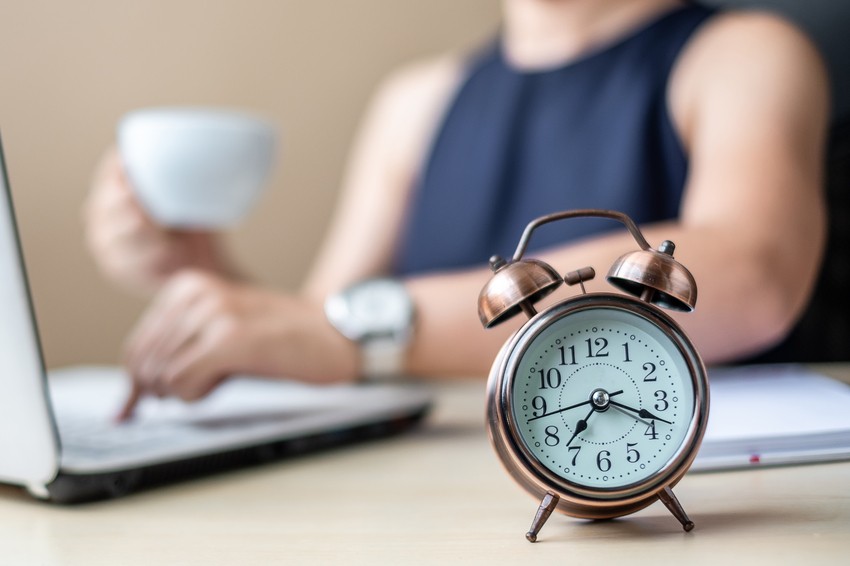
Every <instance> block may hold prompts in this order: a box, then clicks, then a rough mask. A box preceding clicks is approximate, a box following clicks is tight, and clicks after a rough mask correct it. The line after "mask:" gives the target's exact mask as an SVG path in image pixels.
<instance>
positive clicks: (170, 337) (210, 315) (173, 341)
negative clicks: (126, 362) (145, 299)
mask: <svg viewBox="0 0 850 566" xmlns="http://www.w3.org/2000/svg"><path fill="white" fill-rule="evenodd" d="M218 312H219V309H218V308H217V302H216V301H214V300H209V299H205V298H200V299H199V300H197V301H195V302H193V303H192V304H190V305H188V306H187V307H186V309H185V311H184V312H183V313H180V314H179V316H173V317H172V320H171V322H170V323H168V324H163V325H161V326H160V328H159V332H158V333H157V334H156V335H154V336H152V338H151V341H150V343H149V349H148V352H147V361H146V362H144V363H143V366H144V369H143V371H145V372H157V373H159V372H161V371H162V368H163V365H164V363H165V361H167V360H171V359H174V358H176V357H178V356H179V355H180V353H181V352H182V351H183V350H185V349H187V348H188V347H190V346H191V345H192V344H193V343H194V342H195V341H196V340H197V338H198V337H199V336H200V335H201V334H202V333H203V332H204V329H205V328H206V327H207V325H209V324H211V323H212V321H213V320H214V319H215V317H216V314H217V313H218Z"/></svg>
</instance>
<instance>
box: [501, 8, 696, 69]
mask: <svg viewBox="0 0 850 566" xmlns="http://www.w3.org/2000/svg"><path fill="white" fill-rule="evenodd" d="M503 2H504V15H505V21H504V38H503V49H504V51H505V57H506V58H507V59H508V61H510V63H511V64H513V65H515V66H516V67H519V68H523V69H540V68H546V67H552V66H556V65H559V64H562V63H565V62H567V61H570V60H573V59H576V58H578V57H580V56H581V55H582V54H584V53H587V52H588V51H590V50H592V49H593V48H594V47H596V46H599V45H604V44H606V43H610V42H612V41H614V40H616V39H617V38H618V37H621V36H623V35H624V34H626V33H628V32H629V31H630V30H632V29H634V28H636V27H638V26H639V25H640V24H641V23H643V22H647V21H649V20H651V19H652V18H653V17H654V16H657V15H660V14H662V13H664V12H667V11H670V10H672V9H673V8H675V7H677V6H681V5H683V1H682V0H503Z"/></svg>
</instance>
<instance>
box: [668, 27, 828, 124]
mask: <svg viewBox="0 0 850 566" xmlns="http://www.w3.org/2000/svg"><path fill="white" fill-rule="evenodd" d="M669 88H670V92H669V95H670V97H669V100H670V105H671V110H672V113H673V116H674V119H675V120H676V122H677V123H678V125H679V126H680V129H681V130H684V132H683V137H685V138H687V133H688V130H689V128H692V127H694V122H695V121H697V120H698V119H699V116H703V117H704V116H705V115H706V114H709V115H711V116H712V117H718V116H720V117H726V118H730V119H731V118H732V117H733V116H735V115H736V114H738V115H744V116H748V117H751V118H753V119H757V118H758V117H759V116H763V117H766V115H767V114H769V113H772V114H773V115H774V117H782V118H783V120H786V121H792V120H793V116H794V115H795V114H800V113H805V112H809V114H810V118H811V119H812V120H818V119H821V118H822V116H823V115H824V114H825V113H828V106H829V102H828V90H829V89H828V79H827V74H826V69H825V65H824V63H823V60H822V58H821V56H820V54H819V52H818V50H817V48H816V47H815V46H814V44H813V43H812V41H811V40H810V39H809V37H808V36H807V35H805V34H804V33H803V32H802V31H801V30H800V29H798V28H797V27H796V26H795V25H794V24H792V23H790V22H789V21H788V20H786V19H784V18H782V17H781V16H778V15H775V14H771V13H768V12H762V11H730V12H723V13H720V14H718V15H716V16H715V17H713V18H712V19H711V20H710V21H709V22H707V23H706V24H705V25H704V26H703V27H702V28H701V29H700V30H698V31H697V33H696V34H695V35H694V37H693V38H692V39H691V40H690V41H689V42H688V44H687V45H686V46H685V49H684V50H683V52H682V54H681V56H680V57H679V60H678V62H677V63H676V66H675V67H674V69H673V74H672V76H671V80H670V85H669ZM754 111H755V112H754Z"/></svg>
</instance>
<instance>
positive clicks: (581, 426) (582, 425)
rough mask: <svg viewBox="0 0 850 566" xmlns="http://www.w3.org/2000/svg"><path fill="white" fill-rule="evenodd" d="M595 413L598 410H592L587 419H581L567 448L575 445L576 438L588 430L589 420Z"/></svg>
mask: <svg viewBox="0 0 850 566" xmlns="http://www.w3.org/2000/svg"><path fill="white" fill-rule="evenodd" d="M595 411H596V409H591V410H590V412H589V413H587V416H586V417H584V418H583V419H579V421H578V422H577V423H576V431H575V432H574V433H573V435H572V436H571V437H570V439H569V440H568V441H567V446H569V445H570V444H572V443H573V440H575V439H576V436H578V435H579V434H580V433H582V432H584V431H586V430H587V419H589V418H590V415H592V414H593V413H594V412H595Z"/></svg>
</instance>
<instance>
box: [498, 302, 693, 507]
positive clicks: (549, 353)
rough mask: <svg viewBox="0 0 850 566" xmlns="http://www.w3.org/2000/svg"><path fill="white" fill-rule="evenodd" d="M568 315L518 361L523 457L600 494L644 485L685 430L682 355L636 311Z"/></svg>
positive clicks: (513, 390)
mask: <svg viewBox="0 0 850 566" xmlns="http://www.w3.org/2000/svg"><path fill="white" fill-rule="evenodd" d="M566 313H567V314H565V315H564V316H559V317H556V318H553V319H552V320H551V323H550V324H548V325H546V326H545V327H544V328H543V330H542V331H538V332H537V333H536V335H533V337H532V338H531V339H530V342H529V343H528V344H527V347H526V348H525V349H524V350H521V352H522V353H521V354H520V355H519V357H517V358H516V361H515V362H514V365H513V367H514V368H515V371H514V372H512V375H513V379H512V380H511V381H510V382H509V383H508V391H509V392H510V396H511V397H510V412H511V415H512V419H513V423H514V431H515V432H514V434H515V436H518V440H519V442H520V443H521V444H522V445H524V448H525V452H526V454H527V455H529V456H531V458H532V459H533V460H536V461H537V463H539V464H541V465H542V466H544V467H545V468H546V469H547V470H548V471H549V472H550V473H551V474H554V475H555V476H557V477H558V478H561V479H563V480H566V481H567V482H568V483H570V484H572V485H575V486H578V487H581V488H592V489H594V490H600V491H603V492H604V490H605V489H610V490H622V489H624V488H627V487H629V486H633V485H636V484H641V483H644V482H646V481H648V480H650V479H651V478H652V477H653V476H655V475H657V474H659V473H661V472H662V471H663V470H665V469H666V468H667V467H668V464H669V463H671V462H673V461H675V459H676V458H677V456H679V454H680V453H681V449H682V446H683V445H684V444H685V443H686V441H687V440H688V438H689V435H690V434H691V431H692V428H693V427H692V422H693V420H694V412H695V395H694V387H695V386H694V381H693V378H692V376H691V371H690V369H689V368H690V366H689V364H688V358H687V357H686V354H684V353H683V351H682V348H681V347H680V346H679V345H677V341H676V340H674V339H673V338H671V337H670V336H669V335H668V334H666V333H665V332H663V331H662V330H661V329H660V328H659V327H658V326H657V325H656V324H655V323H653V322H651V321H650V319H649V318H646V317H645V316H643V315H641V314H638V312H634V311H633V310H627V309H623V308H619V307H617V306H615V305H613V304H612V305H607V306H590V307H584V308H580V309H576V310H572V311H566ZM659 320H660V319H659ZM674 335H675V334H674Z"/></svg>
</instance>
